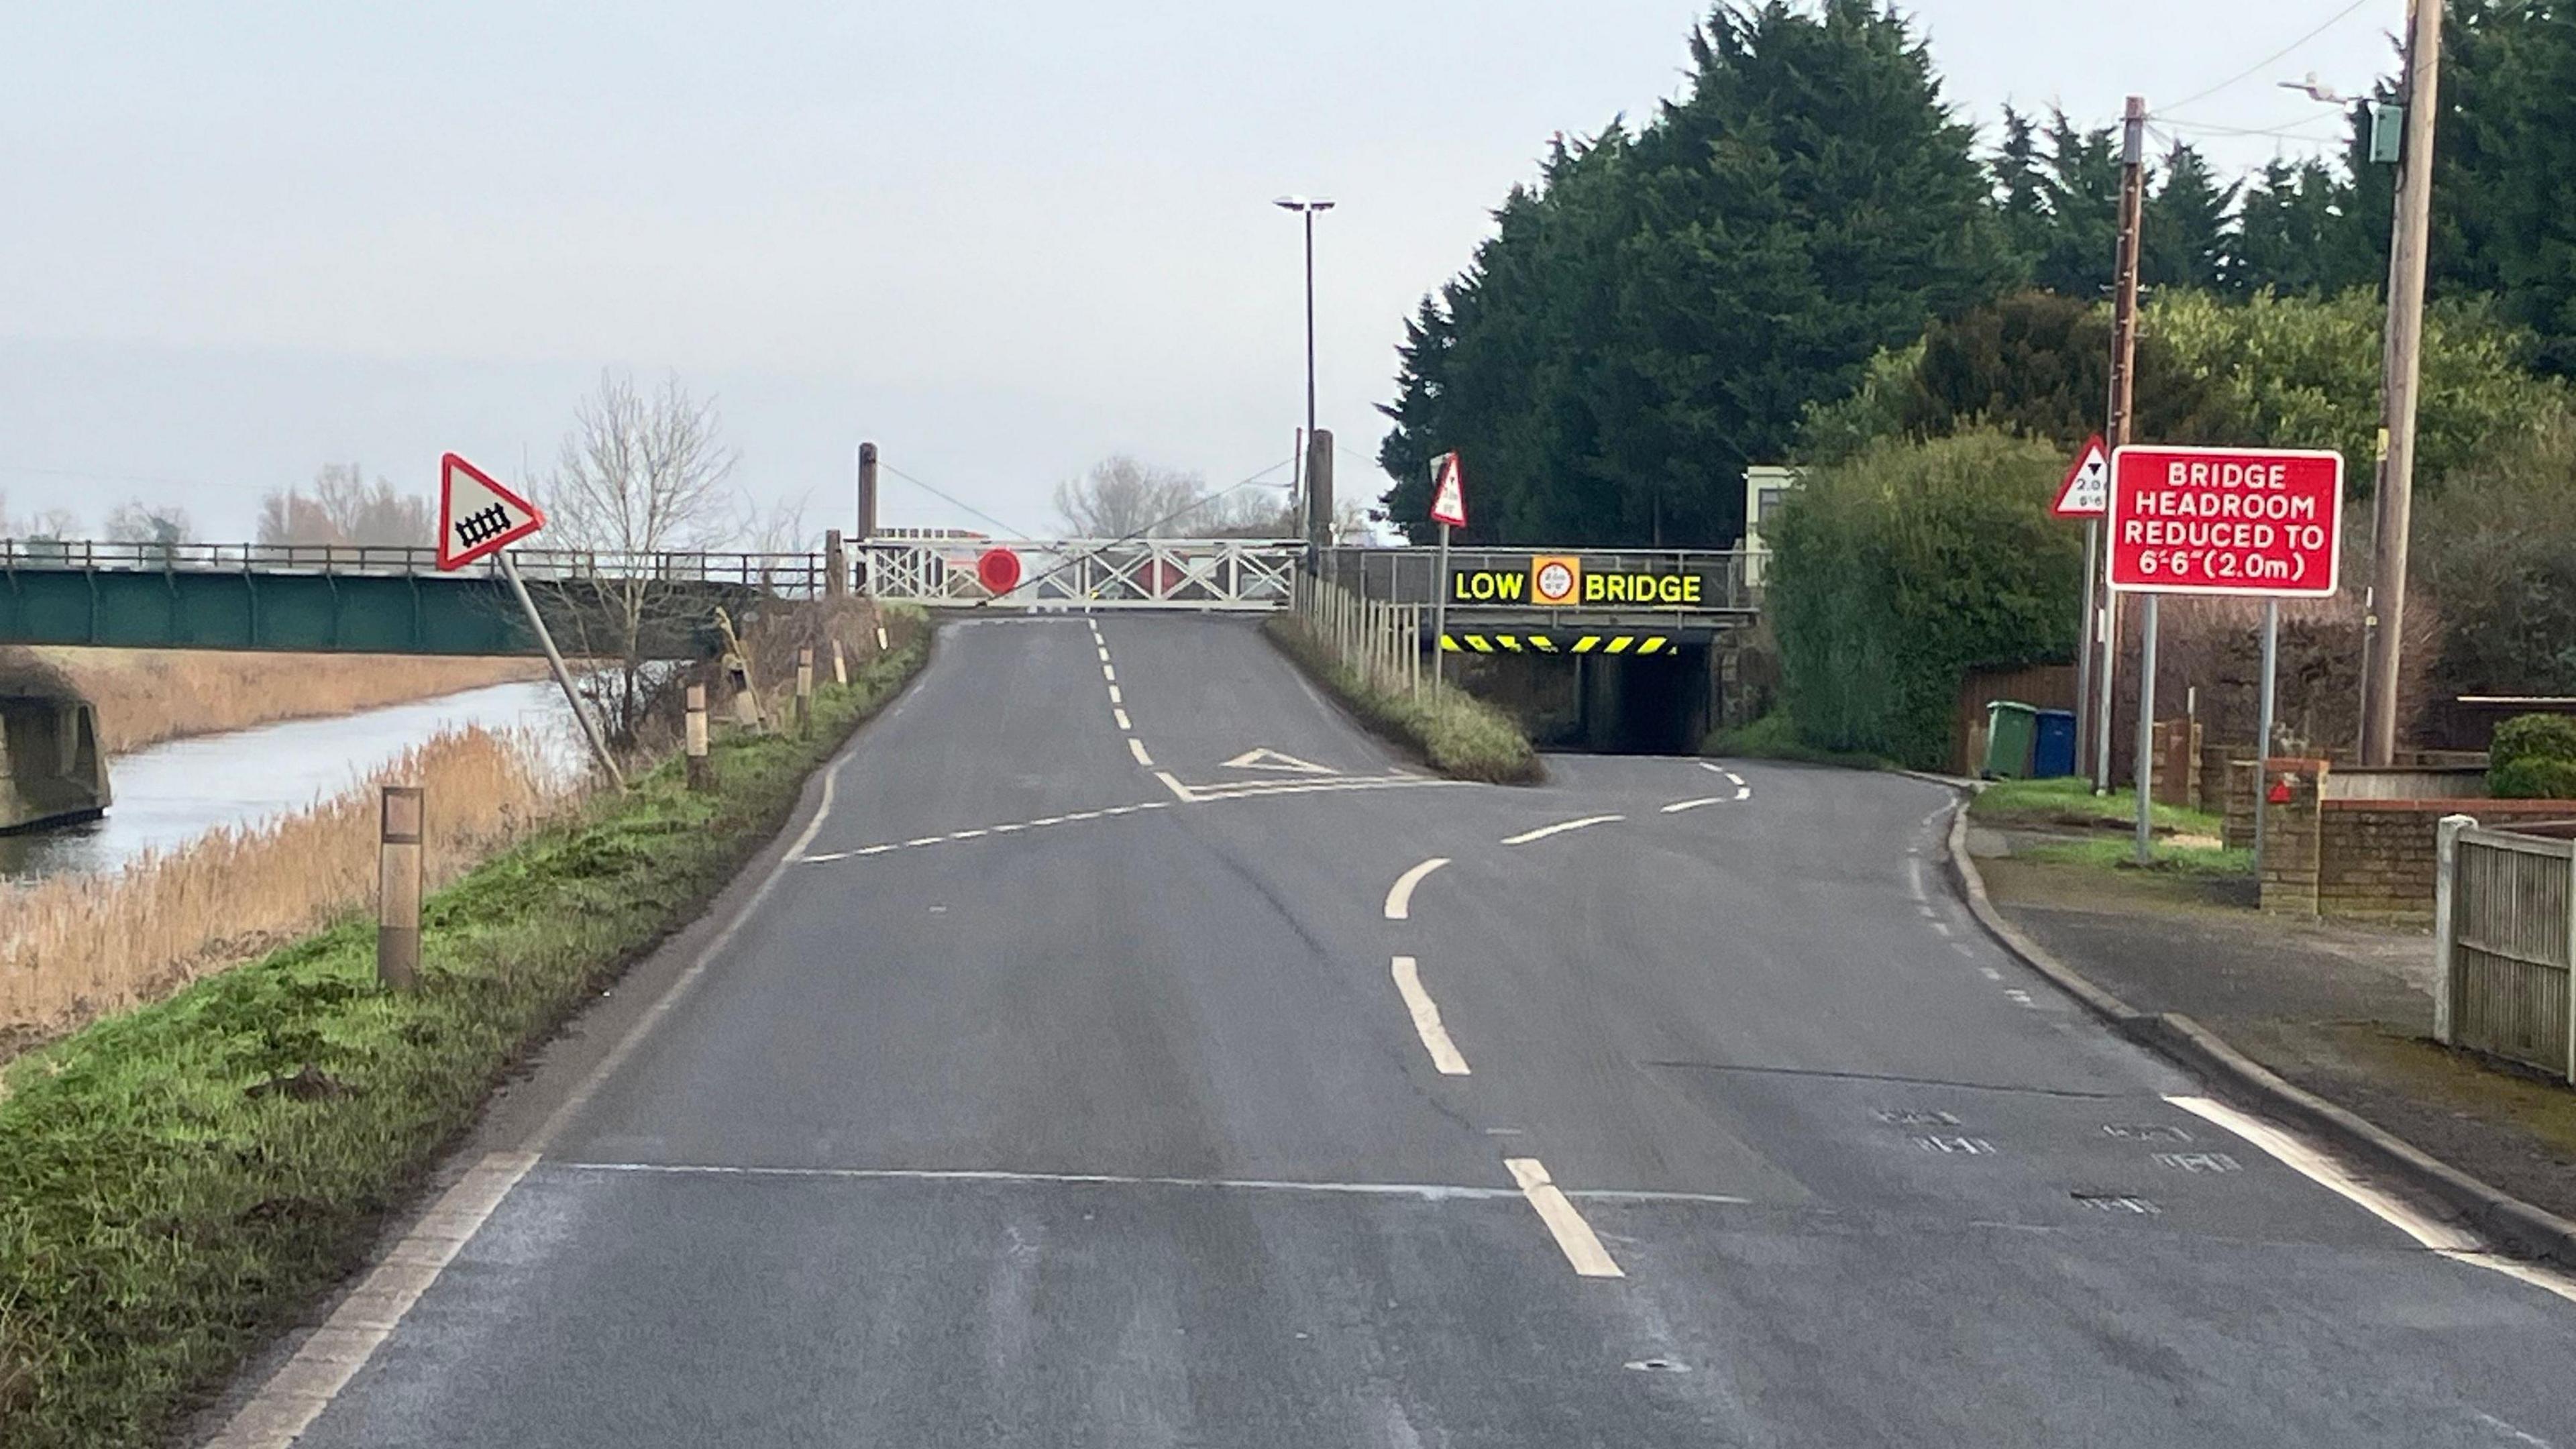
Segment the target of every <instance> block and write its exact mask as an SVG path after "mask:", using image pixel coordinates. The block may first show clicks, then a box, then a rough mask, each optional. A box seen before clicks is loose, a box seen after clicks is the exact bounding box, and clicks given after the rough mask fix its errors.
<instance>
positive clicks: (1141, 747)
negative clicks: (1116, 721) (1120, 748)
mask: <svg viewBox="0 0 2576 1449" xmlns="http://www.w3.org/2000/svg"><path fill="white" fill-rule="evenodd" d="M1127 753H1129V754H1131V755H1134V756H1135V757H1136V763H1137V764H1140V765H1142V766H1144V767H1145V768H1146V769H1148V770H1150V769H1152V768H1154V757H1153V756H1152V755H1149V754H1146V753H1145V742H1144V741H1143V740H1140V739H1138V738H1136V737H1135V736H1134V735H1129V736H1128V737H1127Z"/></svg>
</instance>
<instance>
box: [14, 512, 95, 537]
mask: <svg viewBox="0 0 2576 1449" xmlns="http://www.w3.org/2000/svg"><path fill="white" fill-rule="evenodd" d="M17 531H18V533H19V534H20V536H22V537H25V538H42V539H50V540H53V541H56V542H59V541H61V540H63V539H67V538H78V537H80V536H81V520H80V515H79V514H77V513H74V512H72V511H71V510H70V509H68V508H48V509H45V510H43V511H42V512H40V513H36V514H33V515H31V516H29V517H26V518H22V519H19V520H18V521H17Z"/></svg>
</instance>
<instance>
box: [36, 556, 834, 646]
mask: <svg viewBox="0 0 2576 1449" xmlns="http://www.w3.org/2000/svg"><path fill="white" fill-rule="evenodd" d="M512 557H513V558H514V560H515V561H516V562H517V564H518V566H519V572H520V576H521V577H522V578H524V579H525V580H526V581H527V585H528V591H529V593H530V595H531V596H532V597H533V598H535V600H536V601H537V608H538V611H539V612H540V613H542V614H543V615H544V616H545V618H546V626H547V628H548V629H549V630H550V631H552V632H553V634H554V635H555V642H556V643H557V644H558V645H560V646H561V647H562V648H563V650H564V652H565V653H567V654H577V655H602V654H614V653H618V652H621V650H622V647H623V646H622V636H623V633H624V631H623V630H622V629H620V628H617V627H614V625H613V621H615V620H617V619H620V618H623V617H625V611H626V610H627V609H628V608H629V607H630V606H631V607H633V608H635V610H636V612H637V613H638V614H640V616H641V624H642V627H641V628H640V630H639V631H638V632H639V634H640V636H641V643H642V647H643V650H644V652H645V653H646V654H647V655H648V656H650V657H655V658H672V659H679V658H691V657H695V656H698V655H701V654H703V653H706V652H708V649H709V646H710V644H711V642H712V641H711V636H710V633H709V631H710V628H711V626H712V623H713V620H714V617H715V611H716V609H718V608H719V607H722V608H725V609H728V610H730V611H732V612H733V613H735V614H736V615H741V614H744V613H747V612H752V611H756V610H757V609H758V608H759V607H760V606H761V604H762V603H763V602H764V601H766V600H771V599H781V598H784V599H809V598H813V597H816V596H817V595H819V594H821V593H822V592H824V588H825V584H826V577H825V572H824V566H823V559H822V558H821V557H820V556H818V555H813V554H802V553H790V554H763V553H654V554H621V553H610V552H598V551H591V550H575V549H520V550H517V551H516V552H515V553H514V554H513V555H512ZM0 643H11V644H86V645H106V646H114V647H120V648H141V649H252V650H307V651H323V652H343V653H390V654H535V653H537V652H539V650H538V645H537V640H536V636H535V634H534V632H533V631H531V630H530V629H529V627H528V621H527V616H526V614H525V613H524V612H522V611H521V610H520V608H519V606H518V602H517V601H516V600H515V599H514V598H512V597H511V594H510V588H509V584H508V582H507V581H506V580H505V579H503V578H502V576H501V574H500V572H499V569H498V568H497V566H495V565H491V564H483V565H479V566H476V567H473V568H469V569H463V570H459V571H457V572H455V573H442V572H440V571H439V569H438V567H437V551H436V550H434V549H428V548H368V547H347V546H338V545H334V546H329V547H320V546H310V545H294V544H159V543H96V542H83V541H55V540H50V539H33V540H28V539H10V540H0Z"/></svg>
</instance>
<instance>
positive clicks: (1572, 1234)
mask: <svg viewBox="0 0 2576 1449" xmlns="http://www.w3.org/2000/svg"><path fill="white" fill-rule="evenodd" d="M1503 1166H1504V1167H1506V1168H1508V1169H1510V1171H1511V1174H1512V1181H1514V1182H1516V1183H1519V1184H1520V1187H1521V1196H1523V1197H1525V1198H1527V1199H1529V1205H1530V1206H1531V1207H1533V1208H1536V1209H1537V1210H1538V1217H1539V1221H1540V1222H1543V1223H1545V1224H1547V1230H1548V1233H1549V1235H1550V1236H1552V1237H1554V1238H1555V1239H1556V1246H1557V1248H1558V1250H1559V1251H1561V1252H1563V1253H1564V1254H1565V1261H1567V1262H1569V1263H1571V1264H1573V1265H1574V1271H1575V1272H1576V1273H1577V1274H1578V1275H1580V1276H1582V1277H1585V1278H1625V1277H1627V1276H1628V1275H1627V1274H1625V1273H1623V1272H1621V1271H1620V1270H1619V1264H1618V1263H1617V1261H1615V1260H1614V1259H1612V1258H1611V1256H1610V1250H1609V1249H1607V1248H1604V1247H1603V1246H1601V1239H1600V1238H1599V1236H1597V1235H1596V1234H1594V1232H1593V1231H1592V1225H1591V1224H1590V1223H1587V1222H1585V1221H1584V1220H1583V1214H1582V1213H1580V1212H1577V1211H1575V1207H1574V1204H1573V1203H1570V1202H1568V1201H1566V1199H1565V1194H1564V1192H1563V1191H1561V1190H1560V1189H1559V1188H1558V1187H1557V1185H1556V1183H1555V1182H1554V1181H1552V1180H1551V1179H1550V1178H1549V1177H1548V1175H1547V1164H1546V1163H1543V1162H1541V1161H1539V1160H1538V1159H1537V1158H1535V1157H1506V1158H1504V1159H1503Z"/></svg>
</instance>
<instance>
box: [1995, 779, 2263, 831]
mask: <svg viewBox="0 0 2576 1449" xmlns="http://www.w3.org/2000/svg"><path fill="white" fill-rule="evenodd" d="M1968 813H1969V814H1970V815H1973V816H1975V817H1976V818H1977V819H1978V820H1980V821H1983V822H1984V823H1986V824H1989V825H2016V824H2029V825H2075V826H2093V825H2126V824H2130V823H2132V822H2134V821H2136V819H2137V818H2138V796H2137V792H2136V791H2133V790H2114V791H2112V792H2111V793H2110V794H2108V795H2096V794H2094V793H2093V786H2092V785H2091V783H2089V782H2088V781H2085V780H2082V779H2067V780H1997V781H1995V782H1994V783H1992V784H1990V785H1988V786H1986V788H1985V789H1983V790H1980V791H1978V792H1977V798H1976V800H1975V801H1974V802H1973V803H1971V804H1970V805H1969V806H1968ZM2148 819H2149V820H2150V821H2152V822H2153V823H2154V825H2155V827H2156V828H2157V829H2159V830H2170V831H2173V832H2176V833H2177V834H2182V835H2224V833H2225V828H2224V827H2225V825H2226V822H2225V821H2223V820H2221V819H2220V818H2219V817H2217V816H2215V815H2212V814H2209V813H2208V812H2207V811H2203V810H2185V809H2182V808H2180V807H2178V806H2173V805H2158V806H2156V807H2154V809H2153V811H2152V813H2151V814H2150V815H2149V816H2148Z"/></svg>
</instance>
